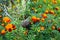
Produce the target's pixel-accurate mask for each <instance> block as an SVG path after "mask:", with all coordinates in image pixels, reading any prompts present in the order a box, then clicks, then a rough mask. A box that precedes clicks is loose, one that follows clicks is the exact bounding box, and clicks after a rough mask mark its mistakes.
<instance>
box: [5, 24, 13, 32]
mask: <svg viewBox="0 0 60 40" xmlns="http://www.w3.org/2000/svg"><path fill="white" fill-rule="evenodd" d="M5 29H6V30H7V31H9V32H10V31H12V24H7V25H6V26H5Z"/></svg>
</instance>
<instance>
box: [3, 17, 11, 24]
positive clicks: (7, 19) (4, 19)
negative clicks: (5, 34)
mask: <svg viewBox="0 0 60 40" xmlns="http://www.w3.org/2000/svg"><path fill="white" fill-rule="evenodd" d="M3 21H4V22H6V23H9V22H11V19H10V18H9V17H4V18H3Z"/></svg>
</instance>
